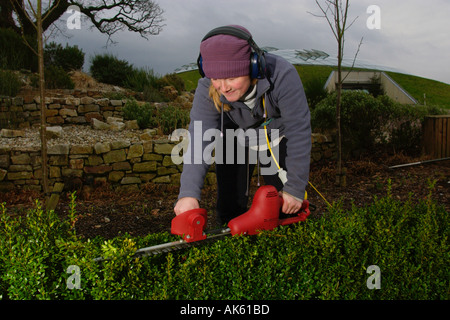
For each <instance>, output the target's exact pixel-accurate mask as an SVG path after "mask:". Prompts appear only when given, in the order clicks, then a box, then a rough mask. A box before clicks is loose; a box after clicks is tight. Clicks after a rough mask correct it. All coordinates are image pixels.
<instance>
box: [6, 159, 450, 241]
mask: <svg viewBox="0 0 450 320" xmlns="http://www.w3.org/2000/svg"><path fill="white" fill-rule="evenodd" d="M422 160H424V158H412V157H407V156H404V155H398V154H397V155H390V156H389V155H383V156H374V155H371V156H370V157H366V158H361V159H356V160H351V161H347V162H346V168H347V174H346V178H347V186H346V187H339V186H336V185H335V183H334V181H335V170H336V169H335V167H336V163H334V162H327V163H322V164H313V165H312V166H311V173H310V181H311V183H313V184H314V186H315V187H316V188H317V189H318V190H319V191H320V193H321V194H322V195H323V196H324V197H325V198H326V199H327V201H328V202H330V203H333V202H339V201H340V202H342V204H343V206H344V207H345V208H350V207H351V206H352V204H354V205H356V206H365V205H369V204H370V203H371V202H373V200H374V198H375V197H382V196H384V195H386V193H387V190H388V181H389V179H390V180H391V194H392V196H393V197H395V198H397V199H399V200H407V199H408V198H410V197H411V199H412V200H413V201H416V200H419V199H425V198H426V197H427V196H428V195H429V194H430V190H431V191H432V198H433V199H434V200H435V201H436V202H437V203H438V204H440V205H442V206H445V208H446V209H447V211H450V160H446V161H438V162H431V163H427V164H421V165H414V166H405V167H402V168H397V169H390V168H389V166H393V165H399V164H409V163H414V162H417V161H422ZM256 190H257V186H256V180H253V181H252V188H251V195H253V194H254V193H255V191H256ZM307 191H308V200H309V201H310V203H311V204H312V205H314V206H315V207H316V210H315V211H313V212H312V215H311V217H310V218H316V217H320V216H321V215H322V214H323V213H324V212H326V211H327V204H326V203H325V201H324V200H323V199H322V198H321V197H320V196H319V195H318V193H317V192H316V191H315V190H313V189H312V188H311V187H310V186H308V188H307ZM177 195H178V187H177V186H173V185H163V184H159V185H156V184H149V185H147V186H146V187H145V188H143V189H142V190H141V191H140V192H139V193H133V194H123V193H122V194H119V193H115V192H114V191H113V190H111V189H110V188H109V187H108V186H97V187H95V189H94V190H93V191H92V192H91V193H89V194H88V193H84V194H83V193H76V196H77V198H76V213H77V221H76V224H75V228H76V232H77V234H78V236H80V237H83V238H94V237H96V236H101V237H103V238H105V239H110V238H114V237H116V236H118V235H121V234H125V233H128V234H130V235H132V236H145V235H147V234H149V233H156V232H164V231H166V232H170V226H171V220H172V218H173V217H174V216H175V215H174V213H173V206H174V203H175V201H176V199H177ZM69 196H70V192H69V191H68V192H64V193H63V194H62V195H61V198H60V201H59V203H58V206H57V208H56V212H58V214H59V215H60V216H61V217H65V216H66V215H67V213H68V211H69V202H70V201H69V200H70V197H69ZM35 199H41V200H42V198H41V195H39V194H37V193H33V192H18V191H16V192H10V193H0V202H5V203H6V207H7V209H8V212H10V213H18V214H23V213H24V212H25V211H26V210H27V209H28V208H31V207H34V206H35ZM215 202H216V188H215V187H214V186H209V187H205V188H204V190H203V195H202V202H201V206H202V207H203V208H205V209H207V211H208V213H209V218H208V229H213V228H216V227H217V226H216V225H215V223H216V222H215V214H214V207H215ZM250 204H251V197H250V199H249V205H250Z"/></svg>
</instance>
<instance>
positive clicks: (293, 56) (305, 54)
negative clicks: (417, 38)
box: [175, 47, 405, 73]
mask: <svg viewBox="0 0 450 320" xmlns="http://www.w3.org/2000/svg"><path fill="white" fill-rule="evenodd" d="M261 49H263V50H264V51H266V52H270V53H272V54H275V55H279V56H281V57H283V58H285V59H286V60H287V61H289V62H290V63H292V64H294V65H297V64H298V65H322V66H337V55H330V54H328V53H326V52H324V51H320V50H315V49H310V50H306V49H303V50H298V49H277V48H274V47H263V48H261ZM353 58H354V57H353V56H352V57H351V58H346V57H344V59H343V61H342V66H344V67H351V66H352V64H353ZM354 67H355V68H362V69H370V70H380V71H393V72H400V73H405V72H404V71H402V70H399V69H395V68H391V67H386V66H380V65H376V64H373V63H371V62H370V61H366V60H363V59H360V58H356V61H355V65H354ZM196 69H197V63H195V62H193V63H190V64H186V65H183V66H181V67H179V68H177V69H176V70H175V72H176V73H180V72H185V71H191V70H196Z"/></svg>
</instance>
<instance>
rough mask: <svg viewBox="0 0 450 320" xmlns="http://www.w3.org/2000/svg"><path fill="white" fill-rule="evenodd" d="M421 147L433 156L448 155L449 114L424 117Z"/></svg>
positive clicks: (441, 156)
mask: <svg viewBox="0 0 450 320" xmlns="http://www.w3.org/2000/svg"><path fill="white" fill-rule="evenodd" d="M423 148H424V152H425V153H426V154H427V155H430V156H432V157H434V158H446V157H450V115H438V116H428V117H426V118H425V123H424V135H423Z"/></svg>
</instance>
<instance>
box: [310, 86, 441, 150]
mask: <svg viewBox="0 0 450 320" xmlns="http://www.w3.org/2000/svg"><path fill="white" fill-rule="evenodd" d="M341 101H342V104H341V128H342V136H343V142H344V144H343V146H344V148H345V149H346V150H347V151H350V150H356V149H366V150H368V149H372V148H373V147H374V146H375V145H382V146H391V147H392V148H394V149H396V150H400V149H401V150H404V151H417V150H419V149H420V139H421V136H422V123H423V119H424V117H425V115H427V114H439V112H441V111H440V110H438V109H437V108H435V107H423V106H410V105H401V104H399V103H396V102H395V101H393V100H392V99H390V98H389V97H388V96H385V95H380V96H378V97H377V98H375V97H373V96H372V95H370V94H367V93H364V92H362V91H344V92H342V100H341ZM311 125H312V127H313V129H314V130H318V131H329V130H331V131H333V130H335V128H336V93H333V94H331V95H329V96H328V97H327V98H325V99H323V100H322V101H321V102H320V103H318V105H317V106H316V108H315V109H314V110H312V111H311Z"/></svg>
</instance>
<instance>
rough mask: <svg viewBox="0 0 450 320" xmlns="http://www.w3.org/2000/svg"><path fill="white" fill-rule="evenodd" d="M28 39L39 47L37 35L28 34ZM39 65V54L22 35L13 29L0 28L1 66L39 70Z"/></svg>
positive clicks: (35, 46)
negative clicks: (34, 51) (35, 52)
mask: <svg viewBox="0 0 450 320" xmlns="http://www.w3.org/2000/svg"><path fill="white" fill-rule="evenodd" d="M26 39H27V42H28V43H29V44H30V45H31V46H32V47H33V48H37V41H36V38H35V37H30V36H27V37H26ZM36 51H37V49H36ZM37 66H38V59H37V56H36V55H35V54H34V53H33V51H32V50H31V49H30V48H29V47H28V46H27V45H26V44H25V42H24V40H23V38H22V36H21V35H20V34H18V33H16V32H14V31H13V30H11V29H3V28H0V68H3V69H10V70H20V69H27V70H31V71H37V69H38V67H37Z"/></svg>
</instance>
